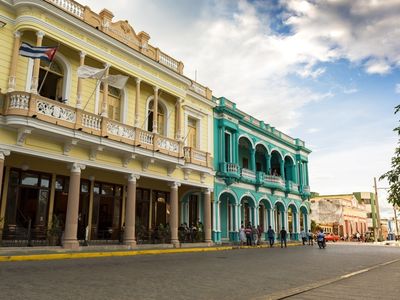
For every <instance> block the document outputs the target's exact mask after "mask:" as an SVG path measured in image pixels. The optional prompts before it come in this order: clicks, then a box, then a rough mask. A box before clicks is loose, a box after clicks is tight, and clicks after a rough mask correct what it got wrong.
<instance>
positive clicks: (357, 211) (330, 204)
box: [310, 193, 368, 237]
mask: <svg viewBox="0 0 400 300" xmlns="http://www.w3.org/2000/svg"><path fill="white" fill-rule="evenodd" d="M356 194H357V193H354V194H345V195H321V196H319V195H318V196H314V197H313V198H311V214H310V218H311V219H312V220H314V221H315V222H316V223H317V226H318V227H320V228H322V229H323V230H324V231H326V232H333V233H335V234H338V235H340V236H343V237H345V236H352V235H354V234H356V233H357V232H359V233H360V234H362V235H363V234H365V233H366V232H367V231H368V226H367V222H368V221H367V212H368V210H367V206H366V204H365V203H364V200H363V199H361V198H360V197H358V196H359V195H356ZM358 194H360V193H358Z"/></svg>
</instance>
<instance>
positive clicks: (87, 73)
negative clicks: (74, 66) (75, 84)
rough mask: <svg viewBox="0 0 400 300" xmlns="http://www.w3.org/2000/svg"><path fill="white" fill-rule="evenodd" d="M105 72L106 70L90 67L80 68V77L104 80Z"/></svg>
mask: <svg viewBox="0 0 400 300" xmlns="http://www.w3.org/2000/svg"><path fill="white" fill-rule="evenodd" d="M105 71H106V69H97V68H93V67H89V66H80V67H79V68H78V77H79V78H95V79H101V78H103V76H104V73H105Z"/></svg>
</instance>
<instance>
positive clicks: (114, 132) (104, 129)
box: [2, 92, 212, 168]
mask: <svg viewBox="0 0 400 300" xmlns="http://www.w3.org/2000/svg"><path fill="white" fill-rule="evenodd" d="M2 112H3V114H4V115H6V116H26V117H31V118H35V119H38V120H41V121H44V122H47V123H51V124H55V125H57V126H61V127H64V128H69V129H72V130H78V131H81V132H85V133H87V134H90V135H94V136H99V137H103V138H107V139H109V140H113V141H117V142H121V143H124V144H127V145H132V146H135V147H139V148H142V149H147V150H150V151H154V152H157V153H162V154H165V155H168V156H172V157H176V158H182V154H183V153H184V158H185V162H186V163H191V164H195V165H199V166H204V167H207V168H211V167H212V161H211V157H210V153H207V152H203V151H200V150H197V149H193V148H183V145H182V143H181V142H180V141H177V140H174V139H170V138H167V137H164V136H161V135H159V134H156V133H152V132H148V131H145V130H142V129H140V128H137V127H133V126H129V125H126V124H122V123H120V122H117V121H114V120H110V119H108V118H106V117H101V116H98V115H96V114H92V113H89V112H86V111H83V110H81V109H78V108H75V107H72V106H69V105H66V104H63V103H60V102H57V101H54V100H50V99H47V98H44V97H42V96H40V95H37V94H31V93H26V92H11V93H8V94H7V95H6V99H5V102H4V108H3V110H2Z"/></svg>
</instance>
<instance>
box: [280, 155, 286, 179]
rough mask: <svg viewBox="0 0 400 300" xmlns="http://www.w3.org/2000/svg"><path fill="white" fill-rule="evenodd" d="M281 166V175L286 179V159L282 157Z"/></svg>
mask: <svg viewBox="0 0 400 300" xmlns="http://www.w3.org/2000/svg"><path fill="white" fill-rule="evenodd" d="M280 167H281V170H280V171H281V177H282V179H283V180H285V161H284V160H283V159H280Z"/></svg>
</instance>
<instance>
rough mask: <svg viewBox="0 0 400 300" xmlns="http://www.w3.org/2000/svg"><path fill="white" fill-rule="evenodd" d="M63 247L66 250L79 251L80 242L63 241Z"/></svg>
mask: <svg viewBox="0 0 400 300" xmlns="http://www.w3.org/2000/svg"><path fill="white" fill-rule="evenodd" d="M62 247H63V248H64V249H72V250H77V249H79V242H78V241H77V240H70V241H63V243H62Z"/></svg>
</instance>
